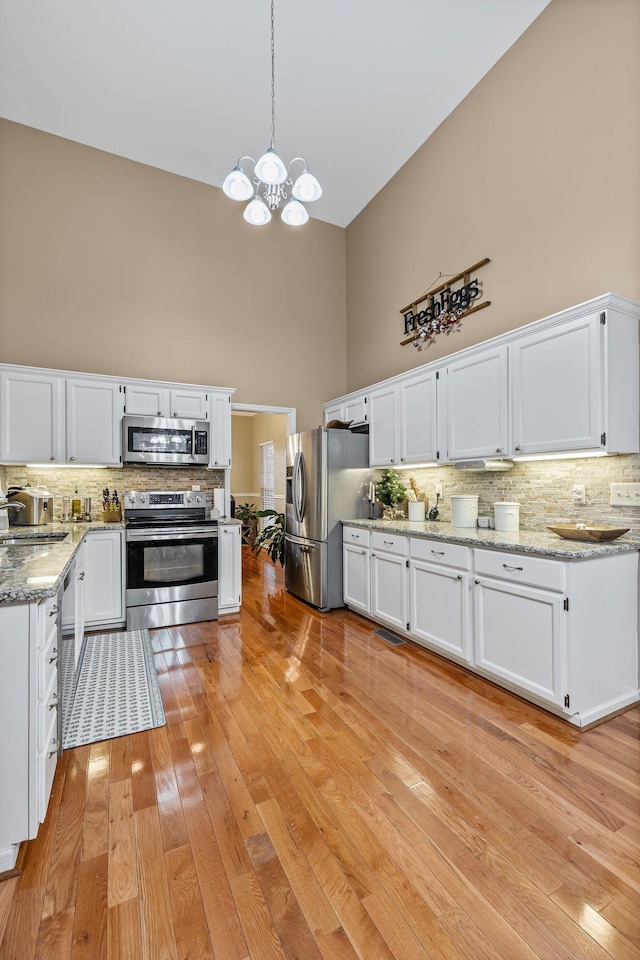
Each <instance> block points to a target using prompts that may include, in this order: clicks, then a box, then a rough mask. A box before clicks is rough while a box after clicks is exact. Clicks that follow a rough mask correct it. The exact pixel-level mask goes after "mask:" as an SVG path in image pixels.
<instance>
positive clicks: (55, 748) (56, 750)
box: [49, 740, 58, 760]
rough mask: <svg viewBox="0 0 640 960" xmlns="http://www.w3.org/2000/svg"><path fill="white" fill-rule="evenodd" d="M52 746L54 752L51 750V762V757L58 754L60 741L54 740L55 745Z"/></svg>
mask: <svg viewBox="0 0 640 960" xmlns="http://www.w3.org/2000/svg"><path fill="white" fill-rule="evenodd" d="M51 746H52V747H53V748H54V749H53V750H49V760H51V757H55V755H56V753H57V752H58V741H57V740H54V741H53V743H52V744H51Z"/></svg>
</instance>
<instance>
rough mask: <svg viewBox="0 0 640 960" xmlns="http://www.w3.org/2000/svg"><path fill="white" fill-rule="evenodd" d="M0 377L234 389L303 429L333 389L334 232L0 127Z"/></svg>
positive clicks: (339, 233) (341, 344) (337, 378)
mask: <svg viewBox="0 0 640 960" xmlns="http://www.w3.org/2000/svg"><path fill="white" fill-rule="evenodd" d="M0 210H1V211H2V213H1V215H0V361H3V362H6V363H20V364H31V365H34V366H43V367H54V368H61V369H69V370H80V371H89V372H93V373H104V374H114V375H120V376H129V377H142V378H151V379H154V378H156V379H161V380H170V381H180V382H186V383H201V384H207V385H212V386H229V387H236V388H237V393H236V394H235V395H234V401H235V402H238V403H256V404H261V405H265V406H291V407H296V408H297V411H298V424H299V427H300V429H305V428H308V427H311V426H314V425H315V424H316V423H317V422H318V420H319V417H320V413H321V409H320V404H321V403H322V401H324V400H327V399H329V398H330V397H332V396H336V395H339V394H341V393H343V392H344V390H345V388H346V339H345V251H344V230H343V229H341V228H339V227H334V226H331V225H329V224H326V223H322V222H320V221H316V220H312V221H310V222H309V224H308V225H307V226H306V227H305V228H304V230H302V231H299V232H296V231H295V230H293V229H292V228H287V227H286V226H285V225H284V224H282V223H281V221H280V220H279V219H277V220H276V219H275V218H274V220H273V221H272V222H271V224H270V225H269V227H268V228H265V229H263V230H261V229H259V228H252V227H251V226H249V224H247V223H245V221H244V220H243V219H242V207H241V206H240V205H239V204H234V203H233V202H232V201H230V200H228V199H227V198H226V197H225V196H224V195H223V193H222V191H221V190H219V189H216V188H214V187H209V186H206V185H205V184H202V183H196V182H195V181H192V180H187V179H184V178H182V177H178V176H175V175H173V174H170V173H166V172H164V171H162V170H156V169H154V168H152V167H147V166H144V165H143V164H138V163H134V162H133V161H130V160H125V159H123V158H121V157H116V156H113V155H111V154H108V153H104V152H102V151H100V150H95V149H92V148H90V147H85V146H82V145H80V144H77V143H73V142H71V141H68V140H64V139H61V138H59V137H54V136H51V135H49V134H46V133H42V132H40V131H37V130H33V129H30V128H28V127H24V126H20V125H19V124H15V123H11V122H9V121H6V120H5V121H0Z"/></svg>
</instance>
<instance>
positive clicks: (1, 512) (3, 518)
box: [0, 499, 24, 530]
mask: <svg viewBox="0 0 640 960" xmlns="http://www.w3.org/2000/svg"><path fill="white" fill-rule="evenodd" d="M10 507H13V509H14V510H24V503H20V502H18V501H15V502H14V501H13V500H6V499H2V500H0V530H8V529H9V517H8V514H9V508H10Z"/></svg>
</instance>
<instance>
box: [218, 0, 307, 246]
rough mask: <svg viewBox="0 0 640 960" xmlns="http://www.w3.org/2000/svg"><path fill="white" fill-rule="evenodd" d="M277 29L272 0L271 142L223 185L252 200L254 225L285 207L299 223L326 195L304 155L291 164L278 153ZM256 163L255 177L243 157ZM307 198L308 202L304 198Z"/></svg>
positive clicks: (290, 220) (248, 213)
mask: <svg viewBox="0 0 640 960" xmlns="http://www.w3.org/2000/svg"><path fill="white" fill-rule="evenodd" d="M273 37H274V30H273V0H271V146H270V147H269V149H268V150H267V152H266V153H264V154H263V155H262V156H261V157H260V159H259V160H258V162H257V163H256V161H255V160H254V159H253V157H240V159H239V160H238V162H237V164H236V165H235V167H234V168H233V170H232V171H231V173H230V174H229V175H228V176H227V178H226V179H225V181H224V183H223V184H222V189H223V190H224V192H225V194H226V195H227V196H228V197H230V198H231V199H232V200H239V201H243V202H244V201H247V200H248V201H249V202H248V203H247V205H246V207H245V209H244V214H243V216H244V219H245V220H246V221H247V223H251V224H253V225H254V226H262V224H265V223H269V220H271V214H272V212H274V211H275V210H277V209H278V208H279V207H282V213H281V214H280V216H281V217H282V219H283V220H284V222H285V223H287V224H289V226H292V227H299V226H301V225H302V224H303V223H306V222H307V220H308V219H309V214H308V212H307V208H306V207H305V206H304V204H305V203H311V202H312V201H313V200H317V199H318V197H321V196H322V187H321V186H320V184H319V183H318V181H317V180H316V178H315V177H314V175H313V174H312V173H311V171H310V170H309V168H308V167H307V162H306V160H304V158H303V157H294V159H293V160H292V161H291V163H290V164H289V166H288V167H285V165H284V163H283V162H282V160H281V159H280V157H279V156H278V154H277V153H276V149H275V139H276V96H275V56H274V42H273ZM245 160H247V161H250V163H251V164H252V165H253V177H252V178H251V179H249V176H248V175H247V173H245V171H244V170H243V169H242V163H243V161H245ZM294 164H297V165H301V166H299V173H298V176H297V177H296V179H295V180H294V178H293V175H292V173H291V170H292V167H293V166H294ZM303 201H304V202H303Z"/></svg>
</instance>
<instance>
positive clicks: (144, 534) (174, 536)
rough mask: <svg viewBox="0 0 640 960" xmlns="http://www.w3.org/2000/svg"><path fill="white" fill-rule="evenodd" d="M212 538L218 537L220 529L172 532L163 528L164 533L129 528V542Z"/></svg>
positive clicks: (127, 537)
mask: <svg viewBox="0 0 640 960" xmlns="http://www.w3.org/2000/svg"><path fill="white" fill-rule="evenodd" d="M203 538H208V539H210V540H217V539H218V531H217V530H210V529H202V530H200V531H198V530H189V532H186V531H181V532H180V533H171V531H170V530H163V532H162V533H149V531H148V530H127V536H126V539H127V543H143V542H144V543H151V542H157V541H159V540H202V539H203Z"/></svg>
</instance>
